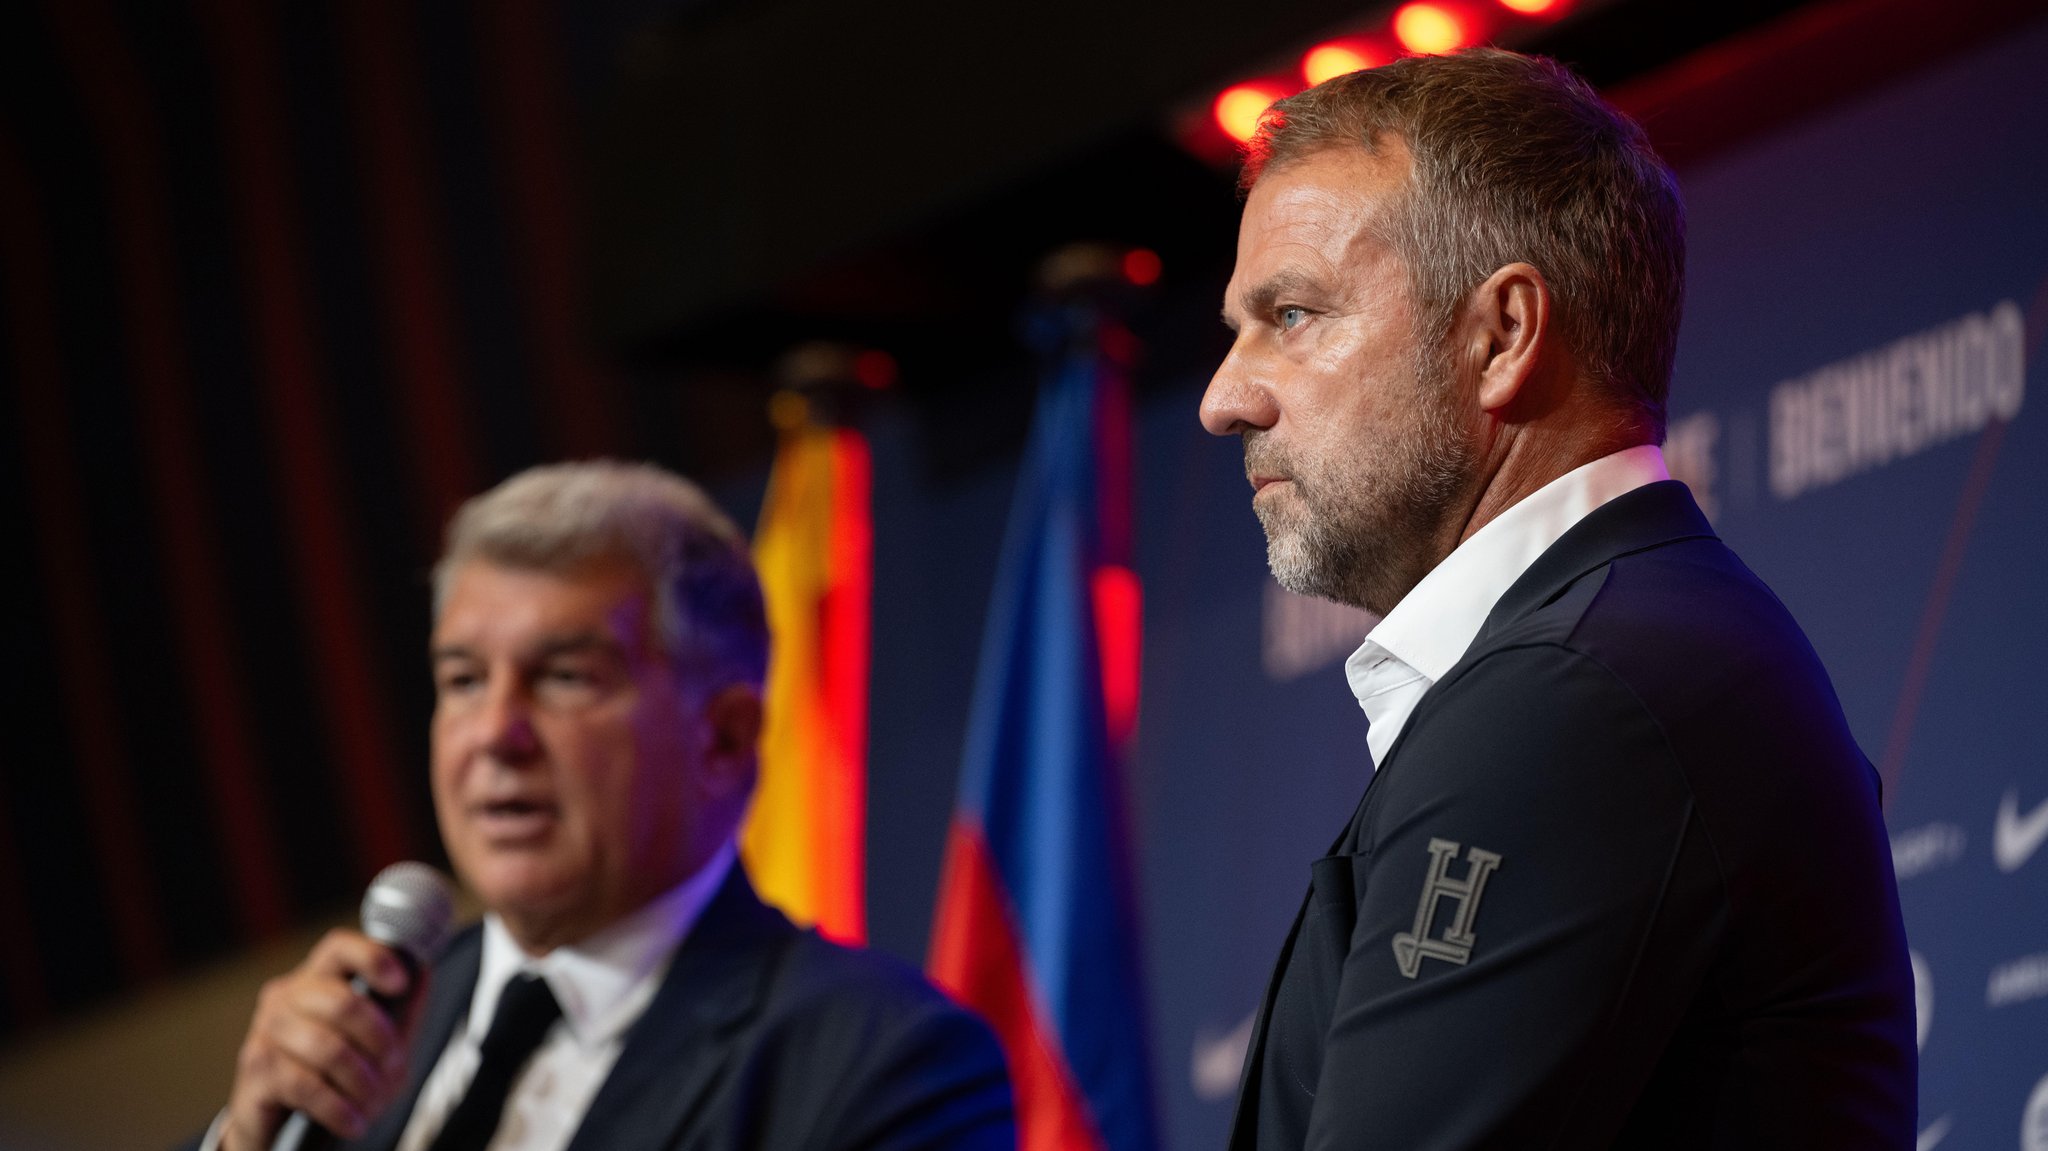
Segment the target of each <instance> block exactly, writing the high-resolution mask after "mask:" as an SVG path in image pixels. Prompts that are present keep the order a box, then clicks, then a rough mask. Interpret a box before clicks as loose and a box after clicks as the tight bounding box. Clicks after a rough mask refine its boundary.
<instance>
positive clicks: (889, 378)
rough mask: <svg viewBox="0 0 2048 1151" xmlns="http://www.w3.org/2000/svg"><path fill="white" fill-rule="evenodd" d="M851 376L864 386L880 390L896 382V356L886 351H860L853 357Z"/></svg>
mask: <svg viewBox="0 0 2048 1151" xmlns="http://www.w3.org/2000/svg"><path fill="white" fill-rule="evenodd" d="M853 378H854V379H855V380H857V381H859V383H860V385H861V386H862V387H864V388H873V389H875V390H876V391H881V390H883V389H885V388H887V387H889V386H890V385H892V384H894V383H895V382H896V357H894V356H892V355H890V354H889V353H887V352H875V351H868V352H862V353H861V354H860V355H858V356H855V357H854V358H853Z"/></svg>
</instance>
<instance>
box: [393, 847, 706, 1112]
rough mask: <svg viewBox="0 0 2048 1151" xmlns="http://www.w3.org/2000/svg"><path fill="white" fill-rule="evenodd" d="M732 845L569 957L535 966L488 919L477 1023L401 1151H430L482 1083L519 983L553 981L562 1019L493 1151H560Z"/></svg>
mask: <svg viewBox="0 0 2048 1151" xmlns="http://www.w3.org/2000/svg"><path fill="white" fill-rule="evenodd" d="M733 854H734V851H733V845H732V844H731V843H730V842H728V843H727V844H726V845H725V846H724V847H723V848H721V849H720V850H719V852H718V854H717V855H715V856H713V857H712V859H711V862H709V863H707V864H706V865H704V867H702V868H700V869H699V870H698V872H697V874H695V875H693V876H691V877H690V878H688V879H686V880H684V881H683V882H682V883H681V884H679V885H677V886H676V887H675V888H673V889H672V890H670V891H669V892H668V893H667V894H665V895H663V896H661V897H660V898H658V899H656V900H654V901H653V902H652V903H649V904H648V905H647V906H646V907H643V908H641V909H640V910H639V911H636V912H634V913H633V914H632V915H629V916H627V917H626V918H624V919H621V920H619V921H618V922H617V923H614V924H612V925H611V926H609V927H607V928H605V929H604V930H602V931H600V932H598V933H597V934H596V935H593V936H591V937H590V938H588V939H585V940H583V941H581V942H579V943H577V944H575V945H573V946H570V947H557V948H556V949H554V950H553V951H550V952H548V953H547V954H546V955H543V956H541V957H540V958H538V959H536V958H534V957H532V956H530V955H527V954H526V953H525V952H524V951H521V950H520V949H519V945H518V944H517V943H514V942H513V941H512V936H511V933H509V932H507V931H506V930H505V925H504V924H503V923H501V922H500V921H499V920H498V917H497V916H495V915H488V916H485V917H484V940H483V957H482V960H481V961H480V965H479V967H478V970H477V979H476V991H475V992H474V993H473V994H472V995H471V997H470V1001H469V1018H468V1019H467V1020H465V1021H464V1022H463V1023H462V1024H461V1025H459V1026H457V1027H456V1029H455V1033H454V1034H453V1035H452V1036H450V1037H449V1040H448V1046H447V1047H446V1048H444V1049H443V1050H442V1052H441V1058H440V1060H439V1061H438V1062H436V1063H435V1064H434V1070H433V1071H432V1072H431V1073H430V1074H429V1075H428V1076H427V1080H426V1082H425V1083H424V1084H422V1085H421V1087H420V1097H419V1101H418V1103H416V1104H415V1105H414V1106H413V1109H412V1118H411V1120H409V1121H408V1122H407V1123H406V1126H405V1132H404V1134H402V1135H401V1136H399V1139H398V1148H397V1151H425V1149H426V1148H427V1147H428V1146H430V1145H431V1144H432V1143H433V1141H434V1136H436V1135H438V1134H440V1132H441V1127H442V1125H443V1124H445V1123H446V1122H447V1121H448V1116H449V1115H450V1114H451V1113H453V1112H454V1110H455V1106H456V1104H458V1103H460V1102H462V1096H463V1093H464V1092H465V1091H467V1090H468V1089H469V1083H470V1080H472V1079H474V1078H475V1077H476V1070H477V1064H478V1063H479V1061H480V1060H481V1059H482V1054H481V1051H480V1048H481V1045H482V1044H483V1040H484V1035H485V1033H486V1032H488V1031H489V1030H490V1026H491V1017H492V1016H493V1015H494V1014H496V1012H497V1009H498V997H499V995H501V994H502V993H503V992H504V990H505V985H506V983H508V982H509V981H510V980H511V979H512V977H513V976H515V975H519V974H522V973H526V972H531V973H533V974H535V975H539V976H540V977H541V978H543V979H546V980H547V982H548V990H550V991H552V992H554V995H555V1000H556V1002H558V1003H560V1004H561V1005H562V1018H561V1019H560V1020H558V1021H557V1022H556V1023H555V1025H554V1027H553V1028H551V1029H550V1030H549V1031H548V1033H547V1036H546V1037H545V1038H544V1039H542V1040H541V1044H540V1047H539V1048H538V1049H537V1050H535V1051H534V1054H533V1058H532V1059H531V1060H530V1061H529V1062H528V1063H527V1064H526V1067H525V1068H524V1069H523V1070H521V1071H520V1073H519V1077H518V1078H517V1079H515V1080H514V1081H513V1083H512V1091H511V1094H510V1096H509V1097H508V1101H507V1102H506V1104H505V1115H504V1118H503V1119H501V1120H500V1121H499V1123H498V1130H497V1133H496V1134H495V1135H493V1136H492V1137H491V1144H490V1151H562V1149H563V1148H565V1147H567V1146H568V1145H569V1139H570V1137H571V1136H573V1135H575V1134H576V1128H577V1127H578V1126H579V1125H580V1124H581V1123H582V1122H583V1113H584V1112H585V1111H586V1110H588V1109H589V1107H590V1101H591V1100H592V1099H594V1098H596V1097H597V1089H598V1088H599V1087H601V1086H603V1084H604V1080H605V1076H607V1075H609V1074H610V1073H611V1069H612V1064H614V1063H616V1062H617V1061H618V1058H619V1051H620V1049H621V1048H623V1047H624V1046H625V1035H626V1029H627V1028H628V1027H630V1026H631V1025H632V1023H633V1021H634V1020H636V1019H638V1018H640V1013H641V1012H643V1011H645V1010H647V1005H648V1004H649V1003H650V1002H652V1001H653V999H654V993H655V992H656V991H657V990H659V989H660V987H661V980H662V976H663V975H665V974H667V972H668V965H669V960H670V959H672V958H673V957H674V956H675V952H676V948H677V947H679V946H680V945H681V944H682V942H683V938H684V937H685V936H686V935H688V934H689V933H690V928H691V927H692V926H693V925H694V924H695V923H696V922H697V917H698V916H699V915H700V914H701V913H702V912H703V910H704V905H705V904H707V903H709V902H711V897H712V896H713V895H715V894H716V893H717V892H718V888H719V885H721V884H723V883H724V882H725V877H726V873H727V872H729V871H730V870H731V869H732V865H733Z"/></svg>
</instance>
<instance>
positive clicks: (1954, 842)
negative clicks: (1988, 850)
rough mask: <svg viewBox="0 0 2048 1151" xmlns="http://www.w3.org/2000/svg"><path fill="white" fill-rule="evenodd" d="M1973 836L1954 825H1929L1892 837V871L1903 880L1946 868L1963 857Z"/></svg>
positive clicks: (1910, 829)
mask: <svg viewBox="0 0 2048 1151" xmlns="http://www.w3.org/2000/svg"><path fill="white" fill-rule="evenodd" d="M1969 844H1970V837H1969V835H1968V833H1966V832H1965V831H1964V830H1963V829H1962V828H1960V827H1958V826H1956V825H1955V824H1953V823H1929V824H1925V825H1923V826H1920V827H1914V828H1908V829H1907V830H1905V831H1902V832H1900V833H1898V834H1897V835H1894V836H1892V871H1893V872H1895V873H1896V874H1897V875H1898V877H1899V879H1900V880H1901V881H1904V880H1908V879H1911V878H1913V877H1914V876H1916V875H1925V874H1927V873H1928V872H1930V871H1935V870H1937V869H1939V868H1943V867H1947V866H1948V865H1949V864H1951V863H1954V862H1955V861H1956V860H1958V859H1961V858H1962V857H1963V849H1964V848H1966V847H1968V846H1969Z"/></svg>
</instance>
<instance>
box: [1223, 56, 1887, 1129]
mask: <svg viewBox="0 0 2048 1151" xmlns="http://www.w3.org/2000/svg"><path fill="white" fill-rule="evenodd" d="M1243 186H1244V187H1245V188H1246V190H1247V199H1246V202H1245V209H1244V217H1243V222H1242V227H1241V231H1240V234H1239V239H1238V252H1237V264H1236V269H1235V271H1234V273H1233V275H1232V277H1231V281H1230V285H1229V287H1228V289H1227V293H1226V297H1225V301H1224V320H1225V322H1226V324H1227V325H1228V326H1229V327H1230V328H1232V329H1233V330H1234V331H1235V333H1236V338H1235V341H1234V343H1233V345H1232V347H1231V349H1230V352H1229V354H1228V356H1227V358H1226V359H1225V360H1224V361H1223V364H1222V366H1221V367H1220V368H1218V369H1217V372H1216V376H1215V379H1214V380H1213V381H1212V382H1211V383H1210V385H1209V388H1208V391H1207V393H1206V394H1205V395H1204V397H1203V400H1202V407H1201V417H1202V422H1203V424H1204V426H1205V427H1207V428H1208V430H1210V431H1211V432H1214V433H1216V434H1219V435H1236V436H1238V437H1239V438H1240V439H1241V440H1242V441H1243V447H1244V459H1245V471H1246V474H1247V477H1248V478H1249V479H1250V481H1251V485H1252V488H1253V491H1254V495H1253V497H1252V506H1253V510H1254V511H1255V512H1256V513H1257V514H1258V517H1259V520H1260V522H1261V523H1262V524H1263V525H1264V527H1265V530H1266V535H1267V541H1268V556H1269V560H1270V562H1271V566H1272V569H1273V574H1274V576H1275V577H1276V578H1277V579H1278V580H1279V582H1280V583H1281V584H1282V585H1284V586H1286V587H1287V588H1289V589H1291V590H1293V591H1296V592H1299V593H1302V594H1306V595H1315V596H1322V597H1325V598H1328V599H1332V600H1336V601H1339V602H1342V603H1348V604H1354V605H1357V606H1359V607H1362V608H1364V609H1366V610H1368V611H1370V612H1373V613H1375V614H1378V615H1380V616H1382V617H1383V618H1382V620H1381V621H1380V622H1379V624H1378V625H1377V626H1375V627H1374V629H1373V630H1372V633H1371V634H1370V636H1369V637H1368V638H1367V639H1366V641H1365V643H1364V645H1363V646H1362V647H1360V648H1359V650H1358V651H1357V653H1356V654H1354V655H1353V656H1352V657H1351V659H1350V661H1349V662H1348V663H1347V665H1346V669H1345V670H1346V675H1347V677H1348V679H1349V681H1350V686H1351V688H1352V691H1353V692H1354V693H1355V694H1356V696H1357V698H1358V702H1359V705H1360V707H1361V708H1362V709H1363V710H1364V712H1365V714H1366V717H1367V720H1368V721H1369V724H1370V726H1369V729H1368V735H1367V741H1366V742H1367V746H1368V748H1369V750H1370V752H1371V756H1372V760H1373V761H1374V763H1376V764H1377V769H1376V771H1375V772H1374V774H1373V776H1372V778H1371V781H1370V784H1369V786H1367V788H1366V790H1365V794H1364V797H1363V799H1362V800H1361V801H1360V804H1359V807H1358V809H1357V811H1356V813H1355V814H1354V815H1353V817H1352V819H1351V821H1350V823H1349V824H1348V826H1346V827H1344V828H1343V829H1342V831H1341V834H1339V835H1338V837H1337V841H1336V842H1335V843H1334V844H1333V845H1332V847H1331V851H1330V854H1329V855H1328V856H1327V857H1326V858H1323V859H1320V860H1317V861H1315V863H1314V864H1313V866H1312V867H1311V884H1310V889H1309V893H1308V895H1307V897H1306V898H1305V899H1304V901H1303V905H1302V910H1301V913H1300V915H1299V917H1298V918H1297V920H1296V922H1295V925H1294V927H1293V929H1292V931H1291V932H1290V933H1289V935H1288V938H1287V941H1286V943H1285V945H1284V946H1283V948H1282V949H1281V952H1280V959H1279V962H1278V965H1277V969H1276V971H1275V973H1274V976H1273V981H1272V985H1271V987H1270V988H1269V989H1268V992H1267V994H1266V998H1265V1002H1264V1004H1263V1006H1262V1008H1261V1011H1260V1015H1259V1018H1258V1022H1257V1024H1256V1026H1255V1029H1254V1033H1253V1039H1252V1044H1251V1047H1250V1050H1249V1052H1248V1054H1247V1063H1246V1068H1245V1075H1244V1079H1243V1085H1242V1088H1241V1093H1240V1096H1239V1100H1238V1109H1237V1115H1236V1118H1235V1120H1234V1123H1233V1128H1232V1134H1231V1146H1232V1147H1234V1148H1254V1147H1256V1148H1262V1149H1263V1148H1299V1147H1308V1146H1313V1147H1394V1148H1402V1149H1404V1151H1420V1149H1429V1148H1470V1147H1517V1148H1519V1147H1558V1148H1588V1147H1631V1148H1633V1147H1641V1148H1658V1149H1666V1151H1668V1149H1672V1148H1693V1147H1701V1148H1708V1147H1711V1148H1731V1149H1732V1148H1744V1149H1755V1148H1767V1147H1787V1148H1794V1147H1796V1148H1815V1147H1827V1148H1864V1147H1871V1148H1878V1147H1882V1148H1909V1147H1911V1146H1913V1143H1914V1119H1915V1104H1916V1099H1915V1094H1916V1092H1915V1052H1914V1039H1913V1034H1914V1029H1913V988H1912V975H1911V971H1910V966H1909V963H1908V959H1907V954H1906V945H1905V936H1904V930H1903V927H1902V925H1901V920H1900V915H1899V908H1898V895H1897V889H1896V885H1895V882H1894V879H1893V876H1892V871H1891V860H1890V852H1889V846H1888V840H1887V837H1886V834H1885V830H1884V825H1883V820H1882V817H1881V814H1880V810H1879V795H1878V786H1877V777H1876V773H1875V772H1874V771H1873V770H1872V768H1871V766H1870V763H1869V761H1868V760H1867V759H1866V758H1865V757H1864V756H1863V754H1862V753H1861V752H1860V751H1859V750H1858V748H1857V746H1856V744H1855V741H1854V739H1853V738H1852V736H1851V734H1850V732H1849V729H1848V725H1847V723H1846V722H1845V720H1844V718H1843V715H1842V711H1841V706H1840V704H1839V703H1838V701H1837V700H1836V698H1835V694H1834V689H1833V687H1832V686H1831V685H1830V683H1829V681H1828V678H1827V674H1826V672H1825V671H1824V670H1823V669H1822V667H1821V665H1820V661H1819V660H1818V658H1817V657H1816V656H1815V654H1814V652H1813V650H1812V648H1811V646H1810V645H1809V644H1808V643H1807V641H1806V639H1805V638H1804V636H1803V635H1802V634H1801V633H1800V631H1799V628H1798V626H1797V625H1796V624H1795V623H1794V622H1793V620H1792V619H1791V617H1790V616H1789V614H1788V613H1787V612H1786V610H1785V608H1784V607H1783V605H1781V604H1780V603H1779V602H1778V600H1777V599H1776V598H1775V597H1774V596H1773V595H1772V594H1771V592H1770V591H1769V589H1768V588H1766V587H1765V586H1764V585H1763V584H1762V583H1761V582H1760V581H1759V580H1758V579H1757V578H1756V576H1755V575H1753V574H1752V573H1751V572H1750V571H1749V570H1748V569H1747V568H1745V567H1744V566H1743V565H1742V563H1741V561H1740V560H1738V559H1737V558H1736V557H1735V556H1734V554H1733V553H1731V552H1730V551H1729V550H1728V549H1727V548H1726V547H1725V546H1723V544H1722V543H1721V542H1720V540H1718V539H1717V538H1716V537H1715V535H1714V532H1713V529H1712V527H1711V526H1710V525H1709V524H1708V523H1707V521H1706V519H1705V518H1704V517H1703V516H1702V515H1701V513H1700V511H1699V509H1698V507H1697V506H1696V505H1695V503H1694V502H1693V499H1692V497H1691V495H1690V494H1689V493H1688V491H1687V490H1686V488H1685V487H1684V485H1682V484H1679V483H1676V482H1673V481H1672V480H1671V479H1670V478H1669V476H1668V474H1667V473H1666V470H1665V465H1664V460H1663V457H1662V455H1661V453H1660V451H1659V448H1658V446H1657V445H1658V444H1659V443H1660V442H1661V441H1662V439H1663V435H1664V416H1665V396H1666V391H1667V387H1668V383H1669V379H1670V374H1671V362H1672V355H1673V349H1674V346H1675V344H1676V342H1677V334H1678V327H1679V313H1680V307H1681V301H1682V297H1683V284H1684V213H1683V208H1682V206H1681V203H1680V200H1679V196H1678V190H1677V186H1676V182H1675V181H1674V179H1673V178H1672V176H1671V173H1670V172H1669V170H1668V169H1667V168H1666V167H1665V166H1664V164H1663V163H1662V162H1661V161H1660V160H1659V159H1658V157H1657V156H1656V155H1655V153H1654V152H1653V151H1652V150H1651V148H1650V147H1649V145H1648V143H1647V141H1646V140H1645V138H1644V136H1643V133H1642V131H1641V130H1640V129H1639V128H1638V127H1637V126H1636V125H1635V124H1633V123H1632V122H1630V121H1629V120H1628V119H1627V118H1626V117H1624V116H1622V115H1621V114H1620V113H1618V112H1616V111H1615V110H1614V109H1612V108H1610V107H1608V106H1607V105H1606V104H1604V103H1603V102H1602V101H1601V100H1600V99H1599V97H1597V96H1596V95H1594V94H1593V92H1592V91H1591V90H1589V89H1588V88H1587V87H1586V86H1585V84H1584V83H1583V82H1582V81H1580V80H1578V79H1577V78H1576V77H1573V76H1572V75H1571V74H1570V73H1569V72H1567V71H1566V70H1564V69H1563V68H1562V67H1560V66H1558V65H1556V64H1555V63H1553V62H1550V61H1547V60H1541V59H1534V58H1529V57H1524V56H1518V55H1515V54H1513V53H1508V52H1502V51H1496V50H1478V51H1471V52H1466V53H1461V54H1458V55H1455V56H1448V57H1416V58H1410V59H1405V60H1402V61H1399V62H1397V63H1394V64H1391V65H1388V66H1386V67H1384V68H1379V69H1374V70H1371V71H1366V72H1358V73H1353V74H1351V75H1349V76H1344V77H1339V78H1337V79H1335V80H1331V81H1329V82H1327V83H1325V84H1323V85H1321V86H1319V87H1317V88H1313V89H1311V90H1309V91H1307V92H1304V93H1302V94H1300V95H1298V96H1295V97H1292V98H1290V99H1288V100H1285V101H1282V102H1281V103H1280V104H1278V105H1276V107H1275V109H1274V110H1273V111H1272V112H1271V113H1269V115H1268V117H1267V118H1266V120H1265V123H1264V125H1263V126H1262V128H1261V131H1260V133H1259V135H1258V137H1257V138H1256V139H1255V140H1254V142H1253V144H1252V145H1251V149H1250V154H1249V157H1248V160H1247V163H1246V166H1245V171H1244V179H1243Z"/></svg>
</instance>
